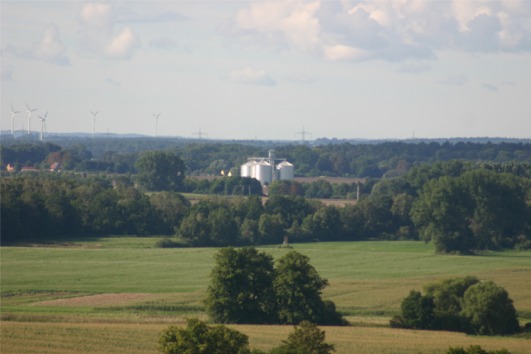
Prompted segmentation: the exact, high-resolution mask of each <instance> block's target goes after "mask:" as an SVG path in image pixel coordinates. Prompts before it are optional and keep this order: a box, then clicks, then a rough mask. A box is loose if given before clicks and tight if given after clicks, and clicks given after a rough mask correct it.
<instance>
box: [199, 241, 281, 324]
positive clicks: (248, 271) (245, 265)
mask: <svg viewBox="0 0 531 354" xmlns="http://www.w3.org/2000/svg"><path fill="white" fill-rule="evenodd" d="M273 279H274V269H273V257H271V256H270V255H267V254H265V253H263V252H258V251H257V250H256V249H254V248H241V249H234V248H224V249H221V250H220V251H219V252H218V253H217V254H216V265H215V267H214V269H213V270H212V274H211V281H210V284H209V286H208V289H207V300H206V307H207V312H208V313H209V314H210V316H211V317H212V318H213V319H214V321H215V322H221V323H270V322H274V320H275V315H276V312H275V298H274V296H275V295H274V291H273Z"/></svg>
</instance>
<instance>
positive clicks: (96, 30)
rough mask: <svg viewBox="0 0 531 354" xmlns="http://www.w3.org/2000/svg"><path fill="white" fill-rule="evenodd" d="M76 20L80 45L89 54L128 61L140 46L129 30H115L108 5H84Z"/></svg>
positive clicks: (114, 19) (126, 28)
mask: <svg viewBox="0 0 531 354" xmlns="http://www.w3.org/2000/svg"><path fill="white" fill-rule="evenodd" d="M78 18H79V22H80V24H81V31H80V37H81V44H82V46H83V47H84V48H85V49H86V50H88V51H89V52H91V53H94V54H97V55H101V56H103V57H105V58H109V59H129V58H131V57H132V56H133V54H134V51H135V50H136V49H137V48H139V46H140V41H139V38H138V35H136V34H135V33H134V32H133V30H132V29H131V28H129V27H125V28H122V29H120V30H119V31H117V30H115V27H116V26H115V23H116V16H115V14H114V12H113V8H112V6H111V5H110V4H108V3H86V4H84V5H83V7H82V9H81V11H80V13H79V16H78ZM116 32H118V33H116ZM115 33H116V34H115Z"/></svg>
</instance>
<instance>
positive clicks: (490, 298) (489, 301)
mask: <svg viewBox="0 0 531 354" xmlns="http://www.w3.org/2000/svg"><path fill="white" fill-rule="evenodd" d="M462 314H463V316H465V317H466V318H468V320H469V321H470V324H471V326H472V329H473V331H474V332H475V333H477V334H486V335H497V334H512V333H517V332H519V331H520V325H519V323H518V318H517V315H516V310H515V308H514V306H513V301H512V300H511V299H510V298H509V294H508V293H507V291H506V290H505V289H504V288H502V287H500V286H497V285H496V284H494V283H493V282H485V283H478V284H475V285H473V286H471V287H470V288H469V289H468V290H467V291H466V292H465V294H464V297H463V310H462Z"/></svg>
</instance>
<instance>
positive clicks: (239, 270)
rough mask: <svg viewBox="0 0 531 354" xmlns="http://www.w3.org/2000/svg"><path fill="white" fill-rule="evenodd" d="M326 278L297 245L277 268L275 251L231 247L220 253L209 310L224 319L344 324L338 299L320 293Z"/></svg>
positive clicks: (213, 276) (217, 259) (210, 295)
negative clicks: (339, 311) (298, 251)
mask: <svg viewBox="0 0 531 354" xmlns="http://www.w3.org/2000/svg"><path fill="white" fill-rule="evenodd" d="M327 284H328V282H327V281H326V279H323V278H321V277H320V276H319V274H317V271H316V270H315V268H314V267H312V266H311V265H310V264H309V258H308V257H306V256H303V255H301V254H299V253H297V252H295V251H290V252H288V253H287V254H286V255H285V256H283V257H281V258H280V259H279V260H278V262H277V268H276V269H273V259H272V257H271V256H269V255H267V254H265V253H262V252H258V251H257V250H256V249H254V248H242V249H233V248H226V249H222V250H220V251H219V252H218V253H217V254H216V265H215V267H214V269H213V270H212V274H211V281H210V284H209V286H208V289H207V300H206V307H207V312H208V313H209V314H210V316H211V317H212V319H213V320H214V321H216V322H221V323H285V324H297V323H300V322H301V321H312V322H314V323H318V324H324V325H345V324H346V321H345V320H344V319H343V318H342V316H341V315H340V314H339V313H338V312H337V311H336V308H335V305H334V303H332V302H330V301H323V300H322V299H321V290H322V289H323V288H324V287H325V286H326V285H327Z"/></svg>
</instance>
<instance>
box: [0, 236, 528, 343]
mask: <svg viewBox="0 0 531 354" xmlns="http://www.w3.org/2000/svg"><path fill="white" fill-rule="evenodd" d="M157 240H158V238H154V237H151V238H140V237H112V238H95V239H81V240H76V241H71V242H68V243H64V244H57V245H49V246H48V247H42V246H38V247H2V248H1V249H0V252H1V272H2V273H1V291H2V299H1V300H2V304H1V308H2V326H1V338H0V339H1V347H0V352H2V353H27V352H50V353H59V352H61V353H73V352H123V353H126V352H129V353H133V352H138V353H140V352H142V353H145V352H156V343H157V338H158V335H159V334H160V332H161V331H162V329H164V328H165V327H166V326H168V325H169V324H174V323H183V321H184V318H185V317H187V316H198V317H200V318H202V319H205V320H207V318H206V316H205V315H204V313H203V311H202V306H203V304H202V301H203V298H204V296H205V289H206V286H207V283H208V279H209V274H210V270H211V269H212V266H213V264H214V261H213V255H214V254H215V252H216V249H214V248H183V249H159V248H154V245H155V242H156V241H157ZM293 247H294V249H295V250H297V251H298V252H300V253H303V254H305V255H307V256H309V257H310V261H311V263H312V265H314V266H315V267H316V268H317V270H318V271H319V273H320V274H321V275H322V276H324V277H326V278H327V279H328V280H329V282H330V286H329V287H328V288H327V289H326V290H325V292H324V296H325V298H327V299H330V300H332V301H334V302H335V303H336V305H337V307H338V309H339V310H340V311H341V312H343V313H344V314H346V316H347V319H348V320H349V321H350V322H351V323H352V324H353V325H354V326H352V327H345V328H338V327H330V328H326V331H327V338H328V340H329V341H330V342H332V343H336V344H337V352H338V353H350V352H367V353H369V352H380V353H418V352H422V353H424V352H430V353H444V352H445V351H446V350H447V349H448V346H450V345H452V346H455V345H463V346H468V345H470V344H481V345H482V346H484V347H485V348H491V349H496V348H501V347H505V348H507V349H509V350H511V351H512V352H514V353H531V341H530V340H529V339H524V338H515V337H510V338H487V337H473V336H466V335H463V334H459V333H447V332H428V331H404V330H396V329H390V328H388V327H387V323H388V321H389V318H390V317H391V316H392V315H394V314H396V313H397V312H398V310H399V307H400V301H401V300H402V298H404V297H405V296H406V295H407V294H408V293H409V291H410V290H411V289H417V290H421V288H422V286H423V285H424V284H426V283H427V282H431V281H435V280H440V279H443V278H449V277H456V276H465V275H474V276H477V277H478V278H480V279H481V280H492V281H494V282H496V283H497V284H499V285H501V286H503V287H505V288H506V289H507V290H508V292H509V294H510V296H511V298H512V299H513V300H514V304H515V307H516V309H517V310H518V311H519V314H520V320H521V322H522V323H525V322H527V321H531V252H530V251H525V252H524V251H506V252H486V253H484V254H482V255H478V256H457V255H437V254H435V253H434V252H433V246H432V245H430V244H425V243H421V242H409V241H408V242H405V241H404V242H349V243H338V242H337V243H336V242H334V243H311V244H296V245H294V246H293ZM260 249H261V250H264V251H266V252H268V253H270V254H272V255H273V256H274V257H275V258H276V257H279V256H281V255H282V254H284V253H285V252H287V250H286V249H279V248H277V247H266V248H260ZM235 328H237V329H239V330H241V331H243V332H245V333H247V334H248V335H249V336H250V341H251V345H252V346H253V347H256V348H262V349H267V348H271V347H272V346H274V345H277V344H278V343H280V341H281V340H282V339H285V337H286V332H287V330H286V328H285V327H282V326H267V327H264V326H235ZM100 332H101V333H100ZM39 348H40V349H39ZM43 348H48V349H43ZM352 348H358V349H357V351H352Z"/></svg>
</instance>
